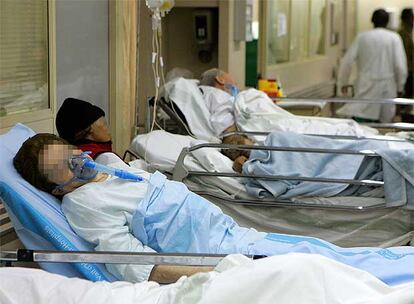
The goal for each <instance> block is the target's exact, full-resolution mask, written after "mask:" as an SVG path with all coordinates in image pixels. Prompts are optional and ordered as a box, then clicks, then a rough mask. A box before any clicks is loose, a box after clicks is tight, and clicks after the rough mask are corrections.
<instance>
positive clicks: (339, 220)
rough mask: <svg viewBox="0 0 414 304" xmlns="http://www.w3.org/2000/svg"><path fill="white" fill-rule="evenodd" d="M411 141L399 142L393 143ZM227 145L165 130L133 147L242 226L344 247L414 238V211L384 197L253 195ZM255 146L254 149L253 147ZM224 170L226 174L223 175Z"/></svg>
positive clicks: (405, 241) (153, 165) (144, 137)
mask: <svg viewBox="0 0 414 304" xmlns="http://www.w3.org/2000/svg"><path fill="white" fill-rule="evenodd" d="M400 144H404V145H411V144H409V143H406V142H401V141H398V140H394V142H392V145H400ZM222 147H223V146H221V145H217V144H208V143H206V142H201V141H198V140H194V138H192V137H190V136H183V135H176V134H171V133H168V132H164V131H153V132H152V133H150V134H144V135H139V136H137V137H136V138H135V139H134V140H133V142H132V144H131V149H132V151H134V152H135V153H136V154H138V155H139V156H140V157H142V158H144V159H145V160H146V161H147V163H148V164H149V167H150V168H152V170H159V171H162V172H167V173H170V174H171V176H173V177H174V179H176V180H180V181H183V182H185V183H186V184H187V186H188V187H189V188H190V189H191V190H192V191H194V192H197V193H199V194H200V195H202V196H204V197H206V198H207V199H209V200H210V201H211V202H213V203H215V204H216V205H217V206H219V207H220V208H221V209H222V210H223V211H224V212H225V213H227V214H228V215H230V216H232V217H233V218H234V219H235V220H236V221H237V222H238V223H239V224H240V225H242V226H248V227H253V228H256V229H258V230H261V231H271V232H279V233H286V234H301V235H309V236H314V237H319V238H323V239H325V240H328V241H330V242H333V243H335V244H336V245H339V246H345V247H348V246H367V245H369V246H380V247H386V246H390V245H405V244H408V243H410V241H411V242H413V241H414V239H413V238H414V212H413V211H410V210H405V209H404V208H383V207H384V204H385V202H384V199H381V198H361V197H333V198H307V199H304V198H297V199H293V200H292V201H279V202H275V201H274V200H273V201H266V200H260V201H259V202H258V201H257V200H256V199H255V198H252V197H251V196H249V195H248V194H247V192H246V190H245V187H244V185H243V183H242V181H241V179H240V178H239V177H238V175H236V174H235V172H234V171H233V169H232V164H233V162H232V161H231V160H230V159H228V158H227V157H226V156H224V155H223V154H222V153H221V152H220V150H221V148H222ZM250 148H251V147H250ZM219 172H221V174H220V173H219Z"/></svg>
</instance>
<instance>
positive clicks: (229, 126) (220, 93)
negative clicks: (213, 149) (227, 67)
mask: <svg viewBox="0 0 414 304" xmlns="http://www.w3.org/2000/svg"><path fill="white" fill-rule="evenodd" d="M199 87H200V90H201V92H202V93H203V97H204V101H205V103H206V106H207V108H208V110H209V112H210V115H211V116H210V121H211V125H212V127H213V128H214V130H215V132H216V135H217V136H220V135H222V134H225V133H230V132H235V131H238V128H237V125H236V122H235V118H234V109H233V104H234V101H235V98H236V95H237V94H238V91H239V90H238V88H237V83H236V81H235V80H234V78H233V77H232V76H231V75H230V74H229V73H226V72H224V71H222V70H219V69H216V68H214V69H210V70H207V71H205V72H204V73H203V74H202V75H201V78H200V86H199ZM223 144H233V145H236V144H238V145H252V144H253V142H252V141H251V140H250V139H249V138H248V137H247V136H244V135H229V136H226V137H224V138H223ZM222 153H223V154H224V155H226V156H227V157H229V158H230V159H231V160H233V161H235V163H234V166H235V169H236V171H239V172H240V171H241V165H242V164H243V162H245V161H246V160H247V159H248V158H249V152H248V151H239V150H234V149H223V150H222Z"/></svg>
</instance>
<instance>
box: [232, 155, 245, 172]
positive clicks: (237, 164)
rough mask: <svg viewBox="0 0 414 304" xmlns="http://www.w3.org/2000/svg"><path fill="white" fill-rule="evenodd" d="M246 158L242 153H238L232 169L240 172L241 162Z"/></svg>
mask: <svg viewBox="0 0 414 304" xmlns="http://www.w3.org/2000/svg"><path fill="white" fill-rule="evenodd" d="M247 160H248V158H247V157H246V156H244V155H240V156H239V157H237V158H236V159H235V160H234V163H233V170H234V171H236V172H240V173H241V172H242V169H243V164H244V163H245V162H246V161H247Z"/></svg>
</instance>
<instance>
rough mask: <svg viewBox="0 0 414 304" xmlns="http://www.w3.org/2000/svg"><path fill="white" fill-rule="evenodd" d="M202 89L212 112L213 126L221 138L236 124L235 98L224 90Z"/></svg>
mask: <svg viewBox="0 0 414 304" xmlns="http://www.w3.org/2000/svg"><path fill="white" fill-rule="evenodd" d="M200 89H201V91H202V92H203V97H204V101H205V103H206V106H207V108H208V110H209V112H210V123H211V126H212V127H213V129H214V131H215V132H216V136H219V135H220V134H221V133H223V131H224V130H226V129H227V128H229V127H230V126H232V125H233V124H234V122H235V120H234V110H233V104H234V97H233V96H231V95H230V94H228V93H227V92H225V91H223V90H220V89H217V88H214V87H210V86H200Z"/></svg>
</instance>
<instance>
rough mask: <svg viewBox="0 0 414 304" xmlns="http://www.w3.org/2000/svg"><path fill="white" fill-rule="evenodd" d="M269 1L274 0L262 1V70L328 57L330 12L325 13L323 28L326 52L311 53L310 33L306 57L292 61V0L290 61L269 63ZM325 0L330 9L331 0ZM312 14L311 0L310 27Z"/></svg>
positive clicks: (289, 20)
mask: <svg viewBox="0 0 414 304" xmlns="http://www.w3.org/2000/svg"><path fill="white" fill-rule="evenodd" d="M269 1H274V0H266V1H260V5H261V8H260V13H261V18H260V20H261V22H260V25H259V26H260V33H261V34H260V38H259V40H261V42H259V43H260V46H261V47H260V48H261V50H260V51H259V62H260V70H261V71H266V70H268V69H276V68H288V67H290V66H292V65H297V64H300V63H306V62H314V61H323V60H325V59H326V58H327V34H328V27H329V24H328V23H327V22H328V14H325V28H324V29H323V31H324V41H323V49H324V53H323V54H314V55H310V35H308V37H307V39H306V40H307V41H306V48H307V50H306V53H307V57H304V58H299V59H297V60H295V61H291V50H290V43H291V29H292V21H293V20H292V18H291V16H292V1H294V0H290V3H289V16H288V18H289V19H288V25H287V27H288V31H289V32H288V41H289V42H288V61H285V62H280V63H271V64H269V63H268V42H269V39H268V33H269V31H268V22H269V16H268V9H269ZM324 1H325V8H326V10H328V4H329V1H328V0H324ZM311 14H312V3H311V0H310V1H309V6H308V12H307V15H308V27H309V25H310V23H311Z"/></svg>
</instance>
